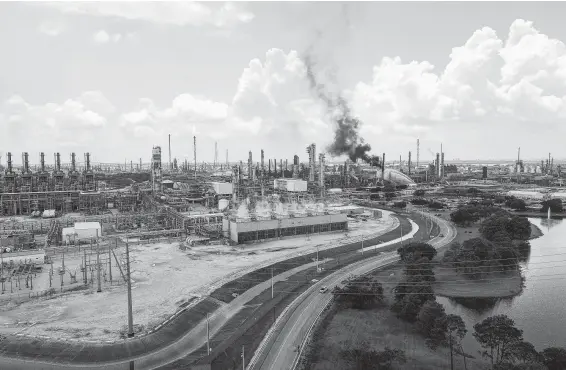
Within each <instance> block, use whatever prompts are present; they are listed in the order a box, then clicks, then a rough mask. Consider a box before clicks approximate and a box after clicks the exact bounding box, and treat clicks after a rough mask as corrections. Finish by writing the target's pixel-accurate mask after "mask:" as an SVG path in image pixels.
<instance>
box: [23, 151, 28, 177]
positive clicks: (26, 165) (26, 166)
mask: <svg viewBox="0 0 566 370" xmlns="http://www.w3.org/2000/svg"><path fill="white" fill-rule="evenodd" d="M23 162H24V173H29V154H28V153H27V152H25V153H24V155H23Z"/></svg>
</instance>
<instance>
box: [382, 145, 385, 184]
mask: <svg viewBox="0 0 566 370" xmlns="http://www.w3.org/2000/svg"><path fill="white" fill-rule="evenodd" d="M381 181H383V183H384V184H385V153H383V160H382V161H381Z"/></svg>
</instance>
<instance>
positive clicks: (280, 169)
mask: <svg viewBox="0 0 566 370" xmlns="http://www.w3.org/2000/svg"><path fill="white" fill-rule="evenodd" d="M285 165H287V160H285ZM279 171H280V172H281V177H283V176H285V173H284V172H283V160H282V159H280V160H279Z"/></svg>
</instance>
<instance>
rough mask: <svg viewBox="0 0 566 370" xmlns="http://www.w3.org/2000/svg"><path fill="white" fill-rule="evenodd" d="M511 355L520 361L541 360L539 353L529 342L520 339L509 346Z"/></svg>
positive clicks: (533, 361)
mask: <svg viewBox="0 0 566 370" xmlns="http://www.w3.org/2000/svg"><path fill="white" fill-rule="evenodd" d="M511 356H512V357H513V358H514V359H515V360H517V361H520V362H522V363H535V362H542V356H541V354H539V353H538V352H537V350H536V348H535V346H533V344H532V343H530V342H525V341H520V342H517V343H515V344H514V345H513V347H512V348H511Z"/></svg>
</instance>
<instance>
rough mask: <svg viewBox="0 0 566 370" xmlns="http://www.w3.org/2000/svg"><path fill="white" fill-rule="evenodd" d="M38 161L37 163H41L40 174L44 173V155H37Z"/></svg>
mask: <svg viewBox="0 0 566 370" xmlns="http://www.w3.org/2000/svg"><path fill="white" fill-rule="evenodd" d="M39 157H40V160H39V162H40V163H41V172H45V153H43V152H41V153H40V154H39Z"/></svg>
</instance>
